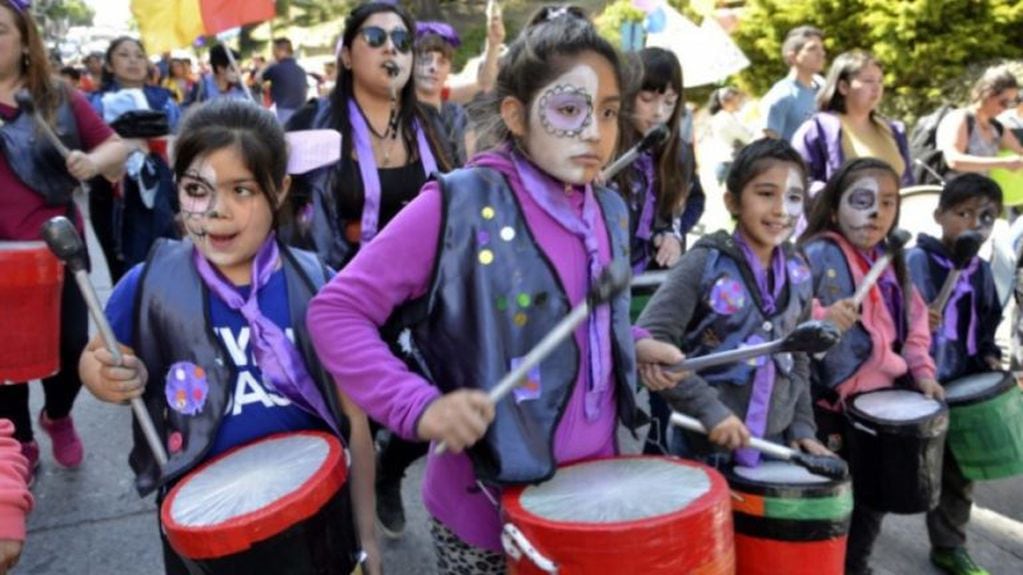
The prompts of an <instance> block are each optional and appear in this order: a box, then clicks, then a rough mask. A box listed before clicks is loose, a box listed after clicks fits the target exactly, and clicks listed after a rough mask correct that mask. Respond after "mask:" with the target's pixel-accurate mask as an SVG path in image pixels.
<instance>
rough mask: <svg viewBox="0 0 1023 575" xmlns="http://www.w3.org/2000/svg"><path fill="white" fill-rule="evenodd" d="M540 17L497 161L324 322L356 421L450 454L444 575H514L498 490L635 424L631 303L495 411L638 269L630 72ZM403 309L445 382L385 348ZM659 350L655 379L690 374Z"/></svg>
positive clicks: (353, 278) (433, 205)
mask: <svg viewBox="0 0 1023 575" xmlns="http://www.w3.org/2000/svg"><path fill="white" fill-rule="evenodd" d="M541 14H542V15H543V16H542V17H540V18H539V19H538V20H537V21H536V23H535V24H533V25H531V26H529V27H527V28H526V29H525V30H524V31H523V32H522V34H521V35H520V36H519V38H518V39H517V40H516V41H515V43H513V44H512V46H511V47H510V49H509V52H508V54H507V56H506V57H505V60H504V64H503V65H502V68H501V71H500V75H499V77H498V81H497V88H496V92H495V94H493V96H492V99H491V100H489V101H487V102H485V103H484V105H485V106H486V107H487V108H488V109H489V110H491V111H492V113H493V114H494V118H495V119H499V121H500V125H495V126H494V127H493V130H491V131H488V132H487V133H485V134H483V135H484V136H485V138H484V141H486V142H489V145H488V150H487V151H486V152H484V153H481V154H477V155H476V156H475V157H474V158H473V159H472V160H471V161H470V162H469V164H468V166H467V167H466V168H463V169H460V170H455V171H454V172H452V173H451V174H449V175H447V176H444V177H441V178H439V180H438V181H434V182H431V183H429V184H427V185H426V186H425V187H424V188H423V191H422V192H421V193H420V195H419V196H418V197H417V198H416V199H415V200H414V201H413V202H412V203H411V204H409V206H408V207H407V208H406V209H405V210H403V211H402V212H401V213H400V214H398V216H397V217H396V218H395V219H394V220H393V221H392V222H391V224H390V225H389V226H388V227H387V229H385V230H383V231H382V233H381V234H380V235H379V236H378V237H377V238H376V239H375V240H374V241H373V242H371V243H370V244H368V245H366V246H364V247H363V249H362V250H361V251H360V253H359V254H358V255H357V256H356V257H355V259H354V260H352V262H351V263H350V264H349V265H348V266H347V267H346V268H345V269H344V270H342V272H341V273H340V274H339V275H338V277H337V278H335V280H334V281H332V282H331V283H330V284H329V285H328V286H327V287H326V288H325V289H324V290H323V291H321V292H320V294H319V295H318V296H317V297H316V298H315V299H314V301H313V304H312V305H311V307H310V313H309V326H310V330H311V333H312V335H313V341H314V342H315V343H316V345H317V349H318V350H319V352H320V357H321V358H322V359H323V361H324V364H325V365H326V367H327V369H328V370H329V371H330V372H331V373H333V374H334V376H335V378H336V380H337V381H338V383H339V384H340V385H341V386H342V387H343V388H344V390H345V391H346V393H348V395H349V396H350V397H352V399H353V400H354V401H355V402H356V403H358V404H359V405H360V406H362V407H363V408H364V409H365V410H366V411H367V413H368V414H369V415H370V416H371V417H373V418H374V419H376V420H378V421H380V422H381V423H382V424H384V425H386V426H387V427H389V428H390V429H391V430H392V431H394V432H395V433H397V434H398V435H400V436H401V437H403V438H406V439H415V440H420V441H433V442H439V441H444V442H446V443H447V446H448V448H449V453H446V454H444V455H436V454H435V453H434V452H433V450H431V452H430V455H429V457H428V460H427V470H426V476H425V479H424V485H423V494H424V497H423V500H424V503H425V505H426V508H427V511H428V512H429V513H430V515H431V517H432V521H431V532H432V535H433V538H434V545H435V549H436V551H437V554H438V558H439V564H438V569H439V571H440V572H442V573H455V572H461V571H459V569H460V567H461V566H463V565H471V566H472V567H471V572H473V573H504V572H505V559H504V557H503V554H502V547H501V542H500V533H501V525H500V519H499V514H498V509H497V507H496V505H495V503H493V502H492V501H496V500H497V499H499V497H500V493H499V490H498V489H496V488H495V487H493V486H494V485H497V484H500V483H517V482H534V481H539V480H542V479H545V478H547V477H550V475H551V474H553V473H554V472H555V471H556V469H557V467H558V465H559V464H560V463H561V462H567V461H573V460H577V459H583V458H592V457H601V456H611V455H614V454H615V451H616V447H615V440H614V437H615V429H616V428H617V425H618V421H619V417H618V415H617V414H622V421H623V423H624V424H625V425H627V426H632V425H633V424H634V423H635V422H633V421H632V420H631V414H632V413H633V411H632V409H633V406H634V401H635V399H634V390H635V387H634V386H635V358H636V350H635V349H634V345H635V344H634V338H635V337H637V336H641V335H643V333H640V332H635V333H634V331H633V330H632V328H631V326H630V325H629V319H628V315H629V310H628V307H629V303H628V295H627V294H622V295H621V296H618V297H617V298H615V300H614V301H613V302H612V303H610V304H608V305H602V306H598V307H597V309H596V310H595V311H594V313H593V314H592V315H591V317H590V318H588V320H587V321H585V322H583V325H582V326H581V327H580V328H578V329H577V330H576V331H575V332H574V333H573V334H572V337H571V338H570V339H569V340H568V341H566V342H565V343H563V344H562V345H561V346H560V347H558V348H557V349H556V350H555V351H554V352H553V354H552V355H550V356H548V357H547V359H545V360H544V361H543V362H542V363H541V365H540V367H539V368H538V369H536V370H534V371H533V372H531V373H530V375H529V381H528V383H527V384H526V385H524V386H522V387H520V388H518V389H517V390H516V391H515V392H514V393H513V394H512V395H510V396H509V397H508V398H506V399H504V400H502V401H501V402H500V403H499V404H498V405H496V406H495V405H492V404H491V403H490V402H489V400H488V398H487V394H486V391H487V390H488V389H490V388H491V387H492V386H494V385H495V384H496V383H497V382H498V381H499V380H500V378H501V377H502V376H503V375H504V374H505V373H507V372H508V371H509V370H511V369H512V368H513V366H515V365H518V364H519V362H520V361H521V359H522V358H523V357H524V356H525V355H526V353H528V351H529V350H530V349H531V348H533V347H534V346H535V345H536V343H537V342H539V341H540V339H541V338H542V337H543V336H544V335H546V334H547V333H548V331H549V330H550V329H551V328H552V327H553V325H555V324H556V323H557V322H558V321H560V320H561V319H563V318H564V317H565V315H566V314H567V313H568V311H569V309H570V308H571V306H573V305H575V304H577V303H578V302H580V301H582V299H583V298H584V297H585V295H586V291H587V289H588V288H589V286H591V285H593V282H594V280H595V278H596V277H597V274H599V272H600V270H601V269H602V268H603V267H604V266H606V265H608V264H609V263H611V262H612V261H614V262H616V263H617V264H620V265H627V251H628V242H629V237H628V211H627V208H626V206H625V204H624V202H623V201H622V200H621V198H620V197H619V196H618V195H617V194H616V193H615V192H614V191H612V190H610V189H609V188H606V187H603V186H600V185H596V184H594V183H593V180H594V178H595V177H596V176H597V174H598V173H599V171H600V169H601V168H602V167H603V166H604V165H605V164H606V163H607V162H608V160H609V159H610V158H611V155H612V152H613V150H614V148H615V145H616V143H617V140H618V121H619V118H618V111H619V107H620V105H621V97H622V95H621V82H620V70H619V60H618V55H617V54H616V52H615V50H614V48H613V47H611V46H610V45H609V44H608V43H607V41H606V40H604V39H602V38H601V37H600V36H599V34H597V31H596V30H595V28H594V27H593V25H592V24H591V23H590V22H588V21H587V20H585V19H583V18H580V17H579V16H577V15H576V13H575V12H574V11H571V10H564V9H544V11H542V12H541ZM398 309H402V310H409V311H412V310H415V311H414V312H413V313H408V314H405V313H403V314H402V318H403V320H404V324H405V325H407V326H408V327H409V329H410V331H411V334H412V342H413V347H414V348H415V349H416V351H417V356H418V357H419V358H421V360H422V363H423V364H424V365H425V367H426V369H425V370H423V373H425V374H428V376H423V375H418V374H416V373H413V372H411V371H410V370H409V369H408V368H407V367H406V366H405V364H404V363H403V362H402V361H401V360H400V359H399V358H398V357H396V356H395V355H394V354H393V353H392V351H391V350H390V349H389V348H388V346H387V345H386V344H385V343H384V341H383V340H382V339H381V337H380V327H381V326H383V325H384V324H385V323H386V322H388V318H390V317H392V314H393V312H394V311H395V310H398ZM644 341H647V343H648V345H646V346H645V347H646V349H645V351H644V352H641V353H645V354H646V355H643V356H642V357H643V358H644V360H645V361H647V362H663V363H672V362H673V361H677V360H679V359H681V357H682V356H681V354H680V353H678V351H677V350H674V349H672V348H671V346H668V345H666V344H659V343H658V342H654V341H653V340H644ZM342 350H344V351H343V352H342ZM498 462H499V464H498Z"/></svg>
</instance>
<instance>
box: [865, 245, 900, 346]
mask: <svg viewBox="0 0 1023 575" xmlns="http://www.w3.org/2000/svg"><path fill="white" fill-rule="evenodd" d="M854 249H856V252H857V253H858V254H859V255H860V257H862V258H863V261H864V262H865V263H866V269H867V270H869V269H870V267H871V266H873V265H874V262H876V261H877V260H878V258H880V257H881V256H882V255H884V249H883V248H882V247H881V245H880V244H879V245H876V246H874V247H873V248H872V249H871V250H870V251H869V252H864V251H863V250H860V249H857V248H854ZM894 269H895V266H892V265H889V266H888V267H887V268H885V270H884V273H883V274H881V277H880V278H879V279H878V280H877V288H878V289H879V290H881V297H882V298H883V299H884V304H885V306H886V307H887V308H888V313H890V314H892V323H894V324H895V334H896V337H897V338H898V340H899V341H902V342H904V341H906V335H907V326H906V315H905V314H904V313H902V309H903V308H902V288H901V287H899V280H898V279H897V278H896V277H895V271H894ZM864 273H866V271H864Z"/></svg>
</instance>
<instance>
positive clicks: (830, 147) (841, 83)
mask: <svg viewBox="0 0 1023 575" xmlns="http://www.w3.org/2000/svg"><path fill="white" fill-rule="evenodd" d="M883 96H884V71H883V70H882V69H881V65H880V64H879V63H878V61H877V60H876V59H875V58H874V57H873V56H871V55H870V54H869V53H867V52H864V51H862V50H853V51H851V52H845V53H844V54H840V55H839V56H838V57H837V58H835V61H834V62H832V64H831V69H830V70H829V71H828V76H827V79H826V80H825V82H824V87H823V88H821V91H820V93H819V94H818V95H817V108H818V110H819V111H818V112H817V113H816V114H814V115H813V117H812V118H810V119H809V120H807V121H806V122H804V123H803V125H802V126H800V127H799V129H798V130H796V133H795V134H793V136H792V145H793V146H795V148H796V149H797V150H799V153H800V154H802V155H803V159H804V160H805V161H806V167H807V170H808V172H809V177H810V194H811V196H812V195H814V194H816V193H817V191H818V190H820V189H821V188H822V187H824V183H825V182H827V181H828V180H830V179H831V177H832V176H833V175H834V174H835V172H837V171H838V169H839V168H840V167H841V166H842V164H844V163H845V161H846V160H852V159H855V158H864V157H871V158H880V159H882V160H884V161H885V162H886V163H888V164H889V165H891V166H892V168H893V169H894V170H895V173H896V174H900V176H899V185H900V186H903V187H904V186H911V185H913V183H914V179H913V169H912V168H913V164H912V160H911V159H910V157H909V143H908V142H907V140H906V128H905V126H903V124H902V122H897V121H895V120H891V119H888V118H886V117H884V116H882V115H881V113H880V112H878V110H877V109H878V106H879V105H880V104H881V98H882V97H883Z"/></svg>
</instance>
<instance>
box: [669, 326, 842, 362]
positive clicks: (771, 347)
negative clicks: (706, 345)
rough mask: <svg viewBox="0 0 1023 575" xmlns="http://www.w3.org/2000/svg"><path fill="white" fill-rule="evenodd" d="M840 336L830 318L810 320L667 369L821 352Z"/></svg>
mask: <svg viewBox="0 0 1023 575" xmlns="http://www.w3.org/2000/svg"><path fill="white" fill-rule="evenodd" d="M840 339H842V332H840V331H839V330H838V328H837V327H835V325H834V324H832V323H831V322H828V321H818V320H811V321H806V322H803V323H801V324H799V325H797V326H796V328H795V329H794V330H792V332H791V333H789V334H788V335H787V336H785V337H784V338H779V339H776V340H774V341H768V342H765V343H761V344H757V345H751V346H747V347H741V348H739V349H730V350H728V351H722V352H718V353H711V354H708V355H703V356H700V357H694V358H691V359H684V360H682V361H680V362H678V363H676V364H675V365H673V366H671V367H668V368H667V369H669V370H671V371H700V370H701V369H707V368H708V367H714V366H717V365H725V364H728V363H735V362H737V361H743V360H746V359H750V358H753V357H759V356H762V355H768V354H772V353H782V352H786V351H804V352H806V353H820V352H823V351H827V350H829V349H831V347H832V346H834V345H835V344H836V343H838V340H840Z"/></svg>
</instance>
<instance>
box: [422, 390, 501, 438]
mask: <svg viewBox="0 0 1023 575" xmlns="http://www.w3.org/2000/svg"><path fill="white" fill-rule="evenodd" d="M493 420H494V404H493V403H491V402H490V398H489V397H487V394H486V393H484V392H482V391H479V390H476V389H460V390H458V391H452V392H451V393H448V394H445V395H443V396H441V397H439V398H437V399H436V400H435V401H434V402H433V403H431V404H430V406H429V407H427V408H426V411H424V412H423V415H422V416H421V417H420V418H419V425H418V427H417V428H416V433H417V434H418V435H419V437H420V439H424V440H426V441H437V442H441V441H443V442H444V443H447V449H448V451H449V452H451V453H461V452H462V450H463V449H465V448H466V447H472V446H473V445H474V444H475V443H476V442H477V441H479V440H480V438H481V437H483V435H484V434H486V432H487V426H488V425H490V422H491V421H493Z"/></svg>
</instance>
